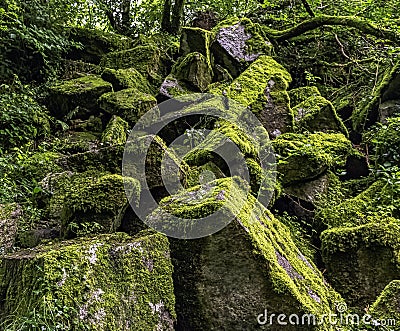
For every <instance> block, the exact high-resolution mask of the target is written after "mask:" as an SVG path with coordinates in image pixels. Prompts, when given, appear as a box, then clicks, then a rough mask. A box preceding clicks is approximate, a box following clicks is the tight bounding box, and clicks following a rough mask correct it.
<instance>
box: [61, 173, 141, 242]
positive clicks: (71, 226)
mask: <svg viewBox="0 0 400 331" xmlns="http://www.w3.org/2000/svg"><path fill="white" fill-rule="evenodd" d="M125 190H127V192H125ZM128 191H129V199H130V201H131V202H132V203H135V204H138V203H139V197H140V183H139V181H138V180H136V179H134V178H126V177H122V176H120V175H111V174H101V173H100V174H96V173H93V175H92V176H90V174H85V173H84V174H81V175H80V176H79V177H77V178H76V180H75V182H74V184H73V185H70V186H69V187H68V189H67V190H66V192H65V198H64V207H63V210H62V214H61V218H62V221H63V222H62V228H61V232H62V233H61V234H62V236H63V237H71V236H75V235H85V234H87V233H112V232H115V231H116V230H117V228H118V227H119V225H120V224H121V217H122V211H123V209H124V208H125V207H126V205H127V204H128V198H127V195H128Z"/></svg>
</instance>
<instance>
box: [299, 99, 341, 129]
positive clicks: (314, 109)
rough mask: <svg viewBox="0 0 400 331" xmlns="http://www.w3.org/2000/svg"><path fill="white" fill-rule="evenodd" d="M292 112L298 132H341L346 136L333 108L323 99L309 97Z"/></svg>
mask: <svg viewBox="0 0 400 331" xmlns="http://www.w3.org/2000/svg"><path fill="white" fill-rule="evenodd" d="M292 110H293V114H294V119H295V122H296V124H295V125H296V128H297V130H298V131H309V132H341V133H343V134H344V135H345V136H348V132H347V129H346V127H345V126H344V124H343V122H342V120H341V119H340V118H339V116H338V115H337V113H336V110H335V107H333V105H332V103H330V102H329V101H328V100H326V99H325V98H324V97H321V96H311V97H309V98H307V99H306V100H305V101H303V102H301V103H299V104H298V105H297V106H296V107H294V108H293V109H292Z"/></svg>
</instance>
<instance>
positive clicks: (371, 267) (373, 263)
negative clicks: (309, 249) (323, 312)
mask: <svg viewBox="0 0 400 331" xmlns="http://www.w3.org/2000/svg"><path fill="white" fill-rule="evenodd" d="M399 231H400V221H399V220H397V219H394V218H382V217H379V216H377V217H375V218H370V223H367V224H365V225H361V226H355V227H338V228H332V229H328V230H326V231H324V232H323V233H322V235H321V241H322V255H323V260H324V263H325V265H326V268H327V277H328V279H329V280H330V282H331V284H332V286H333V287H334V288H335V289H336V290H337V291H338V292H339V293H340V294H341V295H342V296H343V297H344V298H345V299H346V300H347V301H348V302H349V303H350V304H351V305H352V306H353V307H357V308H358V309H362V308H363V307H366V306H367V305H370V304H372V303H373V302H374V301H375V300H376V299H377V297H378V295H379V294H380V293H381V291H383V289H384V288H385V286H386V285H387V284H388V283H389V282H391V281H392V280H394V279H397V278H398V275H399V262H400V261H399V256H400V255H399V252H400V250H399V249H400V241H399Z"/></svg>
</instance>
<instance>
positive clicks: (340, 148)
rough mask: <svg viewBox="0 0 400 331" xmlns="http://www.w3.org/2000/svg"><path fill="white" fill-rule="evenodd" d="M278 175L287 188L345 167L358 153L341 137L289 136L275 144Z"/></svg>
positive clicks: (290, 134) (279, 138) (337, 134)
mask: <svg viewBox="0 0 400 331" xmlns="http://www.w3.org/2000/svg"><path fill="white" fill-rule="evenodd" d="M273 146H274V148H275V151H276V153H277V161H278V172H279V174H280V175H281V181H282V183H283V185H284V186H288V185H292V184H294V183H295V182H303V181H308V180H311V179H314V178H317V177H318V176H320V175H321V174H323V173H324V172H326V171H327V170H328V169H334V168H336V167H339V166H344V165H345V162H346V158H347V156H348V155H349V154H351V153H355V151H354V150H353V149H352V144H351V142H350V141H349V140H348V139H347V138H346V137H345V136H344V135H343V134H340V133H330V134H328V133H322V132H320V133H314V134H294V133H286V134H283V135H281V136H279V137H278V138H277V139H275V140H274V141H273Z"/></svg>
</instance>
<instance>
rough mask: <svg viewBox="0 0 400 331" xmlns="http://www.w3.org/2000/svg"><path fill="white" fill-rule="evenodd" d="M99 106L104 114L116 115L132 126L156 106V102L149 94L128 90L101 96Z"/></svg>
mask: <svg viewBox="0 0 400 331" xmlns="http://www.w3.org/2000/svg"><path fill="white" fill-rule="evenodd" d="M99 105H100V107H101V109H103V110H104V111H105V112H107V113H109V114H111V115H118V116H120V117H121V118H122V119H124V120H126V121H127V122H128V123H129V124H130V125H133V124H135V123H136V122H137V121H138V120H139V119H140V117H142V115H144V114H145V113H146V112H147V111H149V110H150V109H152V108H153V107H155V106H156V105H157V100H156V99H155V98H154V97H153V96H151V95H149V94H146V93H143V92H140V91H139V90H137V89H135V88H130V89H126V90H122V91H119V92H110V93H106V94H104V95H102V96H101V97H100V99H99Z"/></svg>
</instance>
